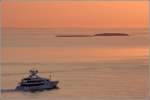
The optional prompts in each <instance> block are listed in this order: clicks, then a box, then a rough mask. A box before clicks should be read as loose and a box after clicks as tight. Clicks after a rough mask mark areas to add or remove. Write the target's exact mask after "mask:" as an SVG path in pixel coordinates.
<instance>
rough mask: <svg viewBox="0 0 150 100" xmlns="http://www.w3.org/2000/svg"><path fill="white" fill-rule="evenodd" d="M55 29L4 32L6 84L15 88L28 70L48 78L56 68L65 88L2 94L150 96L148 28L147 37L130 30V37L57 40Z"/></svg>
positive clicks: (131, 99) (142, 99)
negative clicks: (36, 71)
mask: <svg viewBox="0 0 150 100" xmlns="http://www.w3.org/2000/svg"><path fill="white" fill-rule="evenodd" d="M92 31H93V30H90V31H89V30H88V31H85V30H84V31H78V33H79V32H81V33H82V34H85V33H87V32H88V33H91V32H92ZM61 32H62V33H66V31H64V30H63V31H62V30H61ZM69 32H75V30H71V31H69ZM69 32H68V33H69ZM93 32H99V30H95V31H93ZM127 32H129V31H127ZM132 32H133V31H132ZM51 33H52V31H48V30H47V31H46V30H45V31H44V30H38V31H37V30H5V31H4V34H3V46H4V47H3V48H2V56H3V61H2V88H3V89H13V88H15V86H16V85H17V83H18V82H19V81H20V79H22V78H23V77H25V76H27V74H28V73H27V72H28V70H30V69H32V68H37V69H39V71H40V72H41V73H40V75H41V76H44V77H48V76H49V73H50V72H52V73H53V75H52V78H53V79H54V80H59V81H60V83H59V87H60V89H59V90H55V91H44V92H38V93H33V94H31V93H24V92H3V93H2V98H5V99H53V100H66V99H68V100H70V99H72V100H74V99H78V100H91V99H92V100H93V99H94V100H100V99H102V100H105V99H107V100H112V99H114V100H116V99H118V100H120V99H121V100H146V97H147V96H148V79H147V78H148V36H147V35H146V34H145V33H144V32H143V33H144V35H141V34H140V33H137V34H136V33H134V32H133V33H130V32H129V34H131V36H130V37H96V38H93V37H87V38H79V37H78V38H58V37H55V35H56V34H57V33H59V32H58V31H54V30H53V33H52V34H51ZM141 33H142V32H141ZM35 34H36V35H35Z"/></svg>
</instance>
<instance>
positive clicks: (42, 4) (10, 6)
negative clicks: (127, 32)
mask: <svg viewBox="0 0 150 100" xmlns="http://www.w3.org/2000/svg"><path fill="white" fill-rule="evenodd" d="M2 7H3V13H2V17H3V19H2V23H3V24H2V25H3V27H28V28H29V27H31V28H37V27H38V28H39V27H41V28H52V27H55V28H56V27H92V28H104V27H105V28H108V27H110V28H130V27H142V28H145V27H148V1H107V2H106V1H32V0H29V1H19V0H14V1H11V0H10V1H9V0H8V1H7V0H6V1H3V5H2Z"/></svg>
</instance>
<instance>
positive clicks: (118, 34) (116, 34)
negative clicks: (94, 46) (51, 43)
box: [56, 33, 129, 37]
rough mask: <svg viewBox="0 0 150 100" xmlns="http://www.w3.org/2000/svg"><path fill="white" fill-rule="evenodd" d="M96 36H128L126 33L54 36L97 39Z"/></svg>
mask: <svg viewBox="0 0 150 100" xmlns="http://www.w3.org/2000/svg"><path fill="white" fill-rule="evenodd" d="M97 36H129V34H126V33H99V34H94V35H75V34H73V35H69V34H68V35H56V37H97Z"/></svg>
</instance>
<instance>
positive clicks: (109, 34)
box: [94, 33, 129, 36]
mask: <svg viewBox="0 0 150 100" xmlns="http://www.w3.org/2000/svg"><path fill="white" fill-rule="evenodd" d="M94 36H129V34H126V33H100V34H95V35H94Z"/></svg>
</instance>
